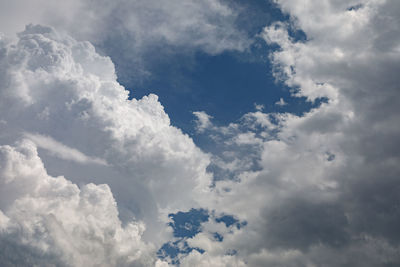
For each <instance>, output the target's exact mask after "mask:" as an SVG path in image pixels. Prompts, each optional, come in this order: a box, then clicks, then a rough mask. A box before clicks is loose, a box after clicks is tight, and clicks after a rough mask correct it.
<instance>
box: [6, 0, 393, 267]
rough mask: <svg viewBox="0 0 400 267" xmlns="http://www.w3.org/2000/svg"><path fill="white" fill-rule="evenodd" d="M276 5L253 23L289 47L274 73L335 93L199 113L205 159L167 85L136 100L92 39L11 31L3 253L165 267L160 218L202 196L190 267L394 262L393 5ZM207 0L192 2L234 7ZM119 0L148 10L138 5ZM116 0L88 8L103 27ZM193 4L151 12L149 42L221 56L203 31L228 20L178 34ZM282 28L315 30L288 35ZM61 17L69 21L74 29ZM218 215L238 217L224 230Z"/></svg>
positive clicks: (299, 89) (311, 90)
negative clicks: (242, 110) (221, 121)
mask: <svg viewBox="0 0 400 267" xmlns="http://www.w3.org/2000/svg"><path fill="white" fill-rule="evenodd" d="M276 2H277V3H278V4H279V6H280V7H281V8H282V10H283V11H284V12H287V13H288V14H289V15H290V17H291V19H290V22H286V23H283V22H278V23H275V24H273V25H270V26H268V27H266V28H265V29H264V31H263V32H262V34H261V35H260V36H262V37H263V38H264V39H265V41H266V42H267V43H269V44H273V45H274V46H276V45H278V46H279V49H278V50H275V51H273V52H272V53H271V55H270V60H271V62H272V64H273V66H274V75H275V77H276V79H277V80H279V81H280V82H283V83H285V84H286V85H287V86H289V87H291V88H292V90H293V94H294V95H295V96H302V97H306V98H307V99H308V100H310V101H315V100H317V99H320V98H324V99H326V101H323V102H322V104H321V105H320V106H318V107H316V108H314V109H312V110H310V111H308V112H306V113H304V114H303V115H301V116H300V115H294V114H289V113H269V114H268V113H264V112H263V110H262V108H260V107H256V111H255V112H250V113H248V114H246V115H244V116H243V118H242V119H241V120H239V121H238V122H234V123H230V124H229V125H227V126H215V125H212V124H211V122H210V117H209V116H208V115H207V114H206V113H205V112H198V113H195V115H196V116H197V117H198V120H199V129H201V131H202V134H204V135H207V134H208V135H210V137H211V139H212V141H213V142H214V143H215V147H216V148H217V152H215V153H214V154H213V155H210V154H205V153H203V152H202V151H201V150H200V149H199V148H198V147H196V146H195V145H194V143H193V141H192V140H191V139H190V138H189V137H188V136H187V135H185V134H183V133H182V132H181V131H180V130H179V129H177V128H175V127H172V126H171V125H170V121H169V118H168V115H167V114H166V113H165V112H164V109H163V106H162V105H161V104H160V103H159V102H158V99H157V96H155V95H149V96H146V97H143V98H142V99H139V100H137V99H132V100H128V96H127V92H126V91H125V90H124V88H123V87H122V86H121V85H120V84H118V83H117V82H116V74H115V70H114V65H113V63H112V62H111V60H110V59H109V58H107V57H104V56H101V55H99V54H98V53H96V51H95V49H94V47H93V46H92V45H91V44H90V43H88V42H81V41H77V40H76V39H74V38H71V37H68V36H67V35H65V34H64V33H62V32H57V31H55V30H53V29H52V28H48V27H43V26H33V25H30V26H28V27H27V28H26V30H25V31H24V32H22V33H20V34H19V35H18V42H17V43H13V42H12V41H9V40H6V39H5V38H2V39H1V40H0V80H1V85H0V129H1V131H0V142H1V144H2V146H1V148H0V151H1V162H0V164H2V165H1V166H2V168H1V176H0V179H1V180H0V181H1V183H2V184H3V186H2V187H1V189H0V190H2V194H0V197H1V202H0V205H1V212H0V229H1V230H0V231H1V235H0V237H1V240H0V242H1V243H0V246H1V248H2V249H1V251H5V252H4V253H2V254H0V257H1V258H0V259H2V260H3V259H4V262H7V261H8V262H10V263H13V264H19V263H21V262H22V263H23V264H26V263H31V262H34V263H35V264H39V265H40V264H42V263H43V262H49V263H54V264H56V265H61V266H62V265H63V264H64V265H67V266H68V265H90V264H92V263H93V262H90V260H89V258H90V259H93V258H94V259H96V260H98V262H96V263H99V264H100V263H101V264H105V265H107V264H108V265H111V266H113V265H118V266H121V265H122V266H124V265H129V264H131V265H135V264H136V265H140V264H142V265H145V266H149V265H154V264H156V265H159V266H162V265H166V264H167V263H165V262H161V261H158V262H156V259H155V257H156V255H155V251H156V250H157V249H158V248H160V246H161V244H163V243H164V242H166V241H167V240H169V239H170V238H172V233H171V230H168V227H167V220H168V216H167V214H168V213H170V212H177V211H180V210H181V211H187V210H189V209H191V208H204V210H206V211H207V212H208V213H209V214H211V215H207V216H210V217H213V218H214V219H209V220H204V221H202V223H201V224H200V223H199V226H198V227H197V228H196V233H195V234H193V236H190V237H188V238H184V240H183V241H184V242H186V243H185V244H186V245H187V246H190V247H192V248H196V249H193V250H191V251H190V252H189V253H188V255H179V256H178V258H179V260H180V261H181V264H182V266H210V265H214V266H245V265H248V266H265V265H267V266H385V265H388V266H390V265H398V264H399V262H400V258H399V245H400V243H399V242H400V234H399V231H398V230H397V228H398V225H399V223H400V214H399V209H398V207H399V203H400V198H399V195H398V191H399V189H400V188H399V187H400V183H399V181H398V177H399V176H400V167H399V164H398V163H399V162H400V143H399V138H398V136H400V127H399V126H398V125H399V121H398V118H399V115H400V114H399V113H400V105H399V103H400V94H399V84H400V83H399V78H398V75H397V74H398V72H399V69H400V63H399V62H400V50H399V45H398V44H399V38H400V35H399V34H398V29H399V27H400V16H398V14H399V13H400V4H399V3H398V2H397V1H394V0H393V1H389V0H388V1H372V0H371V1H351V2H349V1H306V2H304V1H302V2H299V1H291V0H279V1H276ZM173 3H175V2H173ZM189 3H191V2H189ZM199 3H200V4H198V3H196V4H195V3H192V5H190V4H189V6H190V8H194V10H197V9H196V8H199V9H203V8H204V6H202V5H203V4H204V3H205V4H204V5H205V6H206V7H208V6H210V7H213V8H214V9H212V10H218V12H217V13H216V14H217V15H215V16H217V17H219V15H224V14H225V15H226V16H228V17H229V16H231V15H230V14H232V13H230V12H232V11H230V10H229V9H226V7H225V6H224V5H223V4H221V3H219V2H214V1H207V2H199ZM218 3H219V4H218ZM86 4H87V3H82V5H86ZM124 4H126V5H133V6H135V5H139V7H143V8H144V9H140V8H138V11H137V12H142V11H143V10H147V11H148V13H146V12H144V13H143V14H150V15H151V14H153V13H152V12H151V11H152V9H149V8H147V9H146V4H145V3H144V2H143V3H141V2H140V1H137V2H132V3H131V2H129V3H128V2H126V3H125V2H124ZM88 5H90V3H89V4H88ZM115 5H116V6H114V4H113V3H111V4H108V5H106V6H105V9H102V8H103V7H100V6H99V7H98V8H96V9H93V10H94V11H93V12H97V13H98V14H99V15H98V16H94V18H93V22H94V24H95V25H96V23H99V24H98V27H99V28H101V27H102V26H104V25H119V24H118V23H117V24H114V23H111V24H109V23H108V22H107V21H100V19H101V18H105V17H107V18H108V15H107V14H109V13H107V12H109V10H113V11H118V12H115V13H113V14H120V18H126V16H125V15H124V14H125V13H124V12H123V11H124V10H122V8H124V7H125V6H124V5H120V6H118V5H117V4H115ZM198 5H200V6H198ZM172 6H173V5H172ZM86 7H87V6H86ZM74 8H75V7H74ZM120 8H121V10H119V9H120ZM163 8H167V7H166V6H165V7H162V6H161V13H162V12H164V11H163ZM188 8H189V7H188ZM78 9H79V8H78ZM190 10H191V9H189V11H190ZM101 11H104V12H105V13H106V14H105V15H104V13H102V12H101ZM189 11H188V12H187V13H185V12H183V13H185V15H184V18H182V17H180V16H181V13H179V14H180V15H179V16H178V15H176V16H177V17H174V16H172V18H169V16H171V14H175V13H170V12H166V11H165V14H168V15H166V16H167V17H168V19H166V18H163V21H168V22H170V24H171V25H172V26H173V27H172V28H168V29H164V28H163V27H162V26H160V27H158V26H157V25H164V22H163V23H160V24H157V23H158V22H157V20H154V23H155V25H153V26H152V27H151V28H152V29H154V31H155V32H157V31H159V32H160V33H157V34H156V35H152V33H151V32H150V33H148V32H146V33H145V32H143V36H146V38H150V39H148V40H152V41H155V42H156V41H157V40H158V39H165V40H167V42H170V43H171V44H174V45H182V46H189V47H190V46H196V47H197V46H198V47H202V49H205V50H206V51H208V52H209V53H213V52H216V51H221V50H218V49H217V48H216V47H213V49H214V50H213V49H211V48H210V47H211V46H209V45H210V44H211V42H209V41H208V39H207V38H211V39H212V38H214V37H215V36H219V37H220V36H224V34H222V35H221V33H219V28H218V27H216V28H214V27H211V28H210V29H211V32H206V33H205V32H202V31H198V32H200V33H201V34H200V35H199V36H200V37H199V38H200V40H202V41H201V42H200V41H199V38H191V39H190V42H193V43H185V42H182V43H180V42H181V41H182V40H183V39H184V38H183V37H182V36H176V34H177V33H176V32H179V33H182V32H183V33H184V32H186V30H187V31H188V32H189V33H192V30H198V29H197V28H196V27H197V26H196V27H195V28H191V27H190V25H191V24H190V23H189V22H188V24H187V25H189V26H188V28H186V26H185V27H184V28H181V27H183V26H182V25H180V24H179V25H177V26H176V25H175V26H176V28H174V27H175V26H174V20H175V19H176V20H177V21H178V20H179V21H185V18H190V17H193V19H194V21H195V22H196V21H197V20H196V18H198V17H197V15H196V16H195V15H193V13H191V11H190V12H189ZM174 12H175V11H174ZM176 12H178V11H176ZM74 13H76V12H75V11H74ZM97 13H96V14H97ZM183 13H182V14H183ZM76 14H79V12H77V13H76ZM176 14H178V13H176ZM187 14H188V17H187ZM190 14H192V15H190ZM196 14H197V13H196ZM201 14H203V13H201V12H200V16H202V15H201ZM204 16H205V17H207V16H206V15H204ZM113 18H114V19H115V17H113ZM202 18H203V17H202ZM207 18H208V17H207ZM213 18H214V17H213ZM97 19H99V20H97ZM133 19H134V18H133ZM143 21H146V20H143ZM217 21H218V20H217ZM228 21H229V19H228ZM77 22H79V20H78V21H77ZM128 22H129V20H127V22H126V23H128ZM60 23H61V22H60ZM102 23H104V24H102ZM121 23H122V22H121ZM229 23H230V22H229ZM287 23H292V25H291V27H297V28H298V29H301V30H303V31H304V33H305V35H306V36H307V38H306V39H305V40H300V41H298V40H296V39H295V38H294V37H293V36H292V35H291V33H290V32H291V31H290V30H288V28H290V27H289V26H288V24H287ZM61 24H62V25H69V26H68V27H72V28H69V30H68V27H66V28H64V26H63V27H61V28H62V29H67V30H68V31H71V32H73V30H71V29H73V28H74V23H72V24H71V23H70V22H66V23H65V24H64V23H61ZM61 24H60V25H61ZM132 24H133V25H136V24H137V23H136V22H132ZM121 25H122V26H121V27H125V26H126V25H128V24H125V22H124V23H122V24H121ZM139 25H141V24H140V23H139ZM185 25H186V24H185ZM196 25H197V24H196ZM201 25H202V24H200V26H201ZM229 25H230V24H229ZM203 26H204V25H203ZM105 28H107V27H105ZM115 29H119V28H118V27H117V28H115ZM170 29H173V30H172V31H170ZM175 29H177V31H176V32H174V31H175ZM214 29H215V30H216V32H215V33H214ZM80 30H82V36H90V38H89V39H91V40H92V41H96V40H98V39H96V38H100V39H102V38H103V37H104V36H102V34H103V33H104V32H102V31H99V32H96V31H95V32H93V34H94V35H93V36H92V35H91V34H90V31H91V28H89V31H88V32H85V30H86V29H85V28H82V29H80ZM84 32H85V33H84ZM116 32H117V33H118V31H117V30H116ZM122 32H125V29H124V30H123V31H122ZM194 32H196V31H194ZM227 33H229V31H227ZM74 34H76V35H77V36H78V35H79V34H80V32H79V31H78V32H77V33H74ZM97 34H98V35H97ZM186 34H187V32H186V33H185V35H184V36H185V38H186ZM178 35H179V34H178ZM203 35H204V36H207V38H206V39H205V40H203V39H202V38H203V37H204V36H203ZM132 36H134V37H135V38H139V37H140V36H141V35H140V34H139V35H137V32H136V31H133V33H132ZM132 36H131V37H132ZM188 36H190V34H189V35H188ZM143 38H144V37H143ZM196 40H197V41H198V42H197V43H196ZM218 40H221V39H218ZM229 40H230V39H229ZM139 41H140V38H139ZM188 42H189V41H188ZM139 43H140V42H139ZM143 43H145V42H144V41H143ZM225 48H226V49H230V48H229V46H226V47H225ZM225 48H224V49H225ZM235 49H239V48H237V47H236V48H235ZM288 105H290V103H288ZM29 139H30V140H29ZM98 163H100V164H98ZM102 163H106V164H102ZM207 170H208V171H210V172H213V174H214V176H212V175H211V173H209V172H207ZM61 175H63V176H64V177H66V178H64V177H62V176H61ZM78 185H79V186H78ZM114 199H115V200H114ZM220 214H232V215H234V216H235V217H232V218H235V220H237V221H239V222H243V224H239V225H235V224H232V225H231V224H229V225H228V224H225V225H224V223H222V222H221V220H217V219H216V216H219V215H220ZM207 218H208V217H207ZM229 218H230V217H229ZM186 226H187V228H188V229H191V225H184V227H186ZM3 248H4V249H3ZM110 248H112V249H110ZM107 253H108V254H107ZM38 255H40V257H39V256H38Z"/></svg>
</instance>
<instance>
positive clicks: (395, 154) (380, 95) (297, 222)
mask: <svg viewBox="0 0 400 267" xmlns="http://www.w3.org/2000/svg"><path fill="white" fill-rule="evenodd" d="M277 3H278V4H279V5H280V7H281V8H282V10H283V11H285V12H287V13H288V14H289V15H290V16H291V21H290V22H287V23H292V25H291V27H293V26H294V27H297V28H298V29H301V30H303V31H304V32H305V35H306V36H307V38H306V40H305V41H301V40H300V41H297V40H296V39H295V38H294V37H292V36H291V33H290V31H289V30H288V28H290V27H289V25H288V24H287V23H282V22H279V23H275V24H272V25H270V26H268V27H266V28H265V30H264V33H263V37H264V39H265V40H266V42H267V43H269V44H273V45H278V46H279V47H280V49H278V50H276V51H274V52H272V53H271V55H270V59H271V61H272V63H273V65H274V75H275V77H276V78H277V79H278V80H280V81H283V82H284V83H286V85H287V86H289V87H291V88H292V89H293V94H294V95H296V96H302V97H306V98H308V99H309V100H310V101H315V100H316V99H318V98H327V99H328V101H327V102H326V103H322V104H321V105H320V106H319V107H316V108H314V109H312V110H311V111H309V112H307V113H305V114H304V115H302V116H296V115H293V114H289V113H281V114H268V113H263V112H261V111H260V110H259V111H256V112H252V113H249V114H247V115H245V116H244V117H243V118H242V119H241V120H240V121H238V122H237V123H236V124H235V125H236V126H235V129H236V130H235V131H230V132H229V133H230V134H231V135H225V137H224V138H223V137H221V138H219V139H216V138H214V136H212V138H213V140H217V141H219V145H220V146H221V147H224V146H225V147H224V148H225V149H226V150H225V153H226V152H229V154H230V155H234V158H235V159H237V160H238V161H239V162H240V161H243V162H245V161H246V160H247V158H248V157H249V155H252V157H254V158H255V159H257V160H256V163H257V164H256V166H257V168H256V169H247V170H246V171H244V170H243V169H240V168H237V169H234V175H235V176H236V177H238V178H239V179H236V180H234V181H232V180H228V179H220V180H218V181H216V183H215V188H214V192H215V195H214V199H213V201H214V202H213V203H214V208H215V210H218V211H220V212H226V213H227V214H235V215H236V216H238V218H239V219H240V220H244V221H246V222H248V224H247V225H246V227H244V228H243V229H241V230H240V231H236V232H234V233H232V234H231V235H228V237H227V238H224V240H223V241H222V242H216V243H215V244H214V243H213V242H212V239H211V238H209V241H207V242H206V241H202V243H201V242H200V241H201V239H204V238H205V234H203V235H201V236H199V237H198V239H199V240H198V243H197V244H204V245H199V246H200V247H204V248H206V249H205V250H206V253H207V254H205V255H204V256H205V257H215V259H216V261H217V260H218V259H219V257H221V255H222V254H224V251H227V250H228V249H231V250H234V251H236V252H237V254H235V257H237V259H236V262H237V263H239V262H240V261H244V262H246V264H247V265H249V266H265V265H271V266H314V265H315V266H323V265H326V266H385V265H398V264H399V262H400V259H399V257H398V252H399V244H400V243H399V240H400V239H399V234H398V233H399V231H398V230H397V226H396V225H397V224H398V223H399V221H400V214H399V212H398V209H397V208H396V207H397V205H398V203H399V201H400V199H399V197H398V194H397V193H396V192H397V191H398V189H399V185H400V183H399V181H398V179H397V178H398V177H399V174H400V168H399V167H398V162H400V144H399V139H398V136H399V134H400V127H399V126H398V125H399V124H398V122H397V121H398V117H399V115H400V108H399V105H398V103H400V94H399V90H398V89H399V86H398V84H399V80H398V75H397V74H396V73H398V71H399V69H400V64H399V62H400V60H399V59H400V51H399V50H398V41H399V34H398V32H397V30H396V29H398V27H399V26H400V20H399V16H398V14H399V12H400V5H399V4H398V2H397V1H357V2H348V1H308V2H299V1H290V0H287V1H286V0H281V1H277ZM354 5H357V7H358V8H351V7H352V6H354ZM228 128H229V129H232V127H228ZM221 129H222V128H221ZM220 132H221V131H220ZM246 132H248V133H247V134H246V135H243V133H246ZM225 133H226V132H225ZM243 137H246V138H243ZM250 139H252V140H254V141H257V142H261V145H260V147H261V149H259V150H257V149H253V150H251V152H249V151H247V154H246V153H245V154H242V153H243V151H242V150H240V149H239V148H238V147H234V146H231V144H232V142H231V141H230V140H238V141H239V142H240V140H246V143H249V140H250ZM236 165H240V163H237V164H236ZM194 238H196V237H194ZM221 248H222V249H221ZM210 255H211V256H210ZM193 258H194V257H191V259H193ZM202 260H204V259H201V258H200V257H199V258H198V261H199V262H201V261H202Z"/></svg>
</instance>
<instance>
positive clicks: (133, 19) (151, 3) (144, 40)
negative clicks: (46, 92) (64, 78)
mask: <svg viewBox="0 0 400 267" xmlns="http://www.w3.org/2000/svg"><path fill="white" fill-rule="evenodd" d="M239 11H240V10H239V9H238V8H233V7H232V5H230V4H229V3H227V2H225V1H220V0H201V1H195V0H189V1H185V2H182V1H178V0H172V1H168V2H163V1H158V0H135V1H129V0H118V1H112V2H110V1H105V0H96V1H90V0H84V1H77V0H74V1H68V2H66V3H62V4H59V3H53V2H49V1H46V0H32V1H31V0H16V1H13V3H8V2H7V1H0V18H1V19H0V25H1V26H0V31H1V32H4V33H6V34H7V35H10V36H11V35H14V34H15V33H16V32H19V31H23V29H24V27H25V25H27V24H30V23H33V24H43V25H50V26H52V27H55V28H57V29H58V30H59V31H64V32H66V33H68V34H69V35H71V36H72V37H74V38H75V39H78V40H88V41H90V42H91V43H92V44H94V45H95V46H96V48H97V49H98V50H99V51H102V52H103V53H106V54H107V55H109V56H111V57H112V58H113V60H114V61H118V63H119V64H118V66H117V68H118V72H119V78H120V79H123V80H125V81H130V80H131V79H132V77H133V78H135V79H136V80H142V79H146V78H147V77H148V76H150V75H151V70H152V69H151V67H152V64H156V63H158V62H160V61H162V60H163V58H171V55H174V54H177V53H178V54H179V53H186V54H191V53H192V52H193V51H203V52H206V53H209V54H218V53H222V52H224V51H244V50H246V49H247V48H248V47H249V45H250V44H251V42H252V41H251V40H250V39H251V38H249V36H247V34H246V33H245V32H244V31H242V30H240V29H239V28H238V26H237V20H238V18H239ZM172 58H173V57H172Z"/></svg>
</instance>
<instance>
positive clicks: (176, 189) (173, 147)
mask: <svg viewBox="0 0 400 267" xmlns="http://www.w3.org/2000/svg"><path fill="white" fill-rule="evenodd" d="M18 38H19V41H18V43H17V44H14V43H8V42H7V41H6V40H4V39H2V40H1V49H0V50H1V59H0V62H1V63H0V76H1V81H2V82H1V89H0V96H1V97H0V110H1V111H0V114H1V115H0V116H1V134H0V135H1V136H0V138H1V143H2V144H4V145H5V146H2V147H1V151H2V152H1V153H2V154H1V155H2V156H1V166H2V167H1V177H0V178H1V184H2V186H1V190H2V193H1V211H2V213H1V218H2V219H1V228H2V232H1V239H2V240H3V241H2V246H3V247H6V248H8V249H9V250H12V251H11V253H8V252H6V251H7V250H3V249H2V251H3V252H4V253H3V254H2V257H3V258H4V257H5V258H7V257H8V256H9V255H13V253H14V254H15V253H17V252H18V251H20V246H22V247H23V252H21V254H25V253H27V255H28V256H29V257H28V258H26V259H25V258H23V257H21V255H20V254H15V257H13V256H10V257H11V258H10V259H9V260H10V262H13V260H15V262H14V263H15V264H17V265H18V264H19V263H21V264H24V263H25V264H27V265H29V263H30V262H32V261H33V259H35V258H36V256H37V255H46V257H50V259H52V260H54V261H60V262H61V263H65V264H67V265H73V266H83V265H87V263H88V262H89V261H90V259H93V258H95V259H96V261H97V260H98V262H97V263H99V264H100V263H102V264H106V265H107V264H109V265H111V266H113V265H124V264H129V263H131V262H135V264H138V263H136V261H138V262H142V263H143V264H144V263H146V264H145V265H151V264H150V263H151V262H152V261H154V258H155V249H156V247H155V245H157V246H158V245H160V244H161V243H162V242H164V241H165V240H166V238H167V237H168V236H169V231H168V230H167V229H166V220H167V219H168V217H167V216H162V215H163V214H164V215H166V214H168V213H169V212H173V211H176V210H181V209H183V210H185V209H188V208H189V207H196V206H198V204H197V200H196V199H197V198H196V196H199V197H200V195H202V194H204V193H205V192H206V191H207V190H208V184H209V183H210V175H209V174H207V173H206V171H205V170H206V166H207V165H208V162H209V159H208V156H207V155H205V154H203V153H202V152H201V151H200V150H199V149H198V148H197V147H196V146H195V145H194V144H193V142H192V140H191V139H189V138H188V137H187V136H186V135H184V134H182V133H181V131H180V130H178V129H176V128H174V127H172V126H170V122H169V118H168V116H167V115H166V114H165V113H164V111H163V107H162V106H161V104H160V103H159V102H158V101H157V96H155V95H149V96H148V97H144V98H143V99H141V100H132V101H130V100H127V92H126V91H125V90H124V88H123V87H122V86H120V85H119V84H118V83H117V82H116V76H115V72H114V67H113V64H112V62H111V61H110V60H109V59H108V58H106V57H102V56H99V55H98V54H97V53H96V52H95V49H94V47H93V46H92V45H90V44H89V43H87V42H77V41H75V40H73V39H72V38H70V37H68V36H64V35H62V34H58V33H56V32H55V31H54V30H53V29H51V28H48V27H42V26H32V25H30V26H27V28H26V30H25V31H24V32H22V33H20V34H19V35H18ZM28 140H30V141H28ZM15 142H17V143H18V144H15ZM6 144H9V145H11V146H7V145H6ZM37 149H39V155H40V156H41V158H39V156H38V154H37ZM42 160H43V162H44V164H45V166H46V168H47V171H48V172H50V173H52V174H53V175H56V176H58V175H63V176H65V177H66V178H62V177H57V178H54V177H50V176H49V175H48V174H47V173H46V170H45V168H44V166H43V162H42ZM66 179H69V180H66ZM71 181H72V182H75V183H77V184H79V185H81V186H82V187H81V188H80V189H79V188H78V187H77V186H76V185H74V184H73V183H72V182H71ZM91 182H93V183H95V184H103V183H106V184H108V185H94V184H90V183H91ZM86 183H89V184H88V185H85V184H86ZM110 189H111V191H112V192H113V194H114V197H115V199H116V201H117V203H118V211H119V217H120V218H121V220H122V222H120V221H119V218H118V211H117V207H116V202H115V200H114V198H113V196H112V194H111V192H110ZM139 221H140V222H139ZM142 222H143V223H142ZM144 224H145V225H146V230H145V227H144ZM121 225H124V226H121ZM142 234H143V236H142ZM141 238H144V239H145V240H146V241H147V242H150V243H151V244H155V245H153V246H150V245H144V243H143V242H142V241H141ZM89 244H91V245H90V246H89ZM149 251H152V252H153V253H152V254H151V257H153V258H151V257H149V256H148V255H149V254H150V252H149ZM18 253H19V252H18ZM107 253H110V255H108V254H107ZM33 262H34V261H33ZM61 263H60V264H61ZM97 263H96V262H92V264H94V265H95V264H97ZM38 264H39V263H38Z"/></svg>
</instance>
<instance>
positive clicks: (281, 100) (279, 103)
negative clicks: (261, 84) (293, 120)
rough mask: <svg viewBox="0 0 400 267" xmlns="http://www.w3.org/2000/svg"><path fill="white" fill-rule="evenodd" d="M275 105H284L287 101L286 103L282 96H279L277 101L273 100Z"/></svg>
mask: <svg viewBox="0 0 400 267" xmlns="http://www.w3.org/2000/svg"><path fill="white" fill-rule="evenodd" d="M275 105H278V106H285V105H287V103H286V102H285V100H283V98H282V97H281V98H280V99H279V101H277V102H275Z"/></svg>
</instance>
